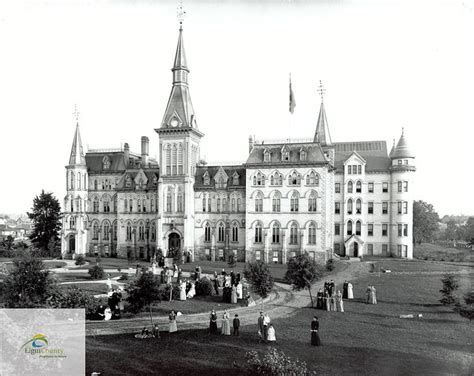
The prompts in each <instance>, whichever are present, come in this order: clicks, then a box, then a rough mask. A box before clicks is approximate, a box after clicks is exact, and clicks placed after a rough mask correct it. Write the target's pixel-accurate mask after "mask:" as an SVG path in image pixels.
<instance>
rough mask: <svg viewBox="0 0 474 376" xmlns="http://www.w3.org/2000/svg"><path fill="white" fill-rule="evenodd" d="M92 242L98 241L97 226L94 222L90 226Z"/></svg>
mask: <svg viewBox="0 0 474 376" xmlns="http://www.w3.org/2000/svg"><path fill="white" fill-rule="evenodd" d="M92 240H99V224H98V223H97V222H94V225H93V226H92Z"/></svg>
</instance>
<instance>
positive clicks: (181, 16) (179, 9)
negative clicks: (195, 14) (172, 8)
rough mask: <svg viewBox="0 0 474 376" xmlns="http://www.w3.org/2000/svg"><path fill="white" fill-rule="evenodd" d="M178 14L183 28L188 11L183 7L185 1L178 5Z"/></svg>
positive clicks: (180, 25)
mask: <svg viewBox="0 0 474 376" xmlns="http://www.w3.org/2000/svg"><path fill="white" fill-rule="evenodd" d="M176 15H177V17H178V21H179V30H183V22H184V17H185V16H186V11H185V10H184V9H183V1H180V2H179V3H178V7H177V8H176Z"/></svg>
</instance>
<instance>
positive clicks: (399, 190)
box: [397, 181, 403, 193]
mask: <svg viewBox="0 0 474 376" xmlns="http://www.w3.org/2000/svg"><path fill="white" fill-rule="evenodd" d="M402 184H403V182H401V181H399V182H398V184H397V186H398V193H402Z"/></svg>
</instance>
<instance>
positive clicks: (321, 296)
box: [316, 289, 324, 309]
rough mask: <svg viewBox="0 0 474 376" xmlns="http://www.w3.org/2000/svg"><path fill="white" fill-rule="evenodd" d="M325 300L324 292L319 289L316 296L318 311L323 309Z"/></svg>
mask: <svg viewBox="0 0 474 376" xmlns="http://www.w3.org/2000/svg"><path fill="white" fill-rule="evenodd" d="M323 300H324V294H323V290H322V289H319V291H318V294H317V295H316V308H317V309H323Z"/></svg>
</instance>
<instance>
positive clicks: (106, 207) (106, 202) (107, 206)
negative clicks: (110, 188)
mask: <svg viewBox="0 0 474 376" xmlns="http://www.w3.org/2000/svg"><path fill="white" fill-rule="evenodd" d="M103 205H104V213H110V201H109V199H108V198H106V199H105V200H104V203H103Z"/></svg>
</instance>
